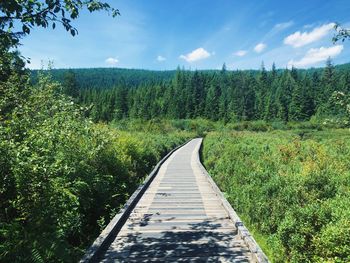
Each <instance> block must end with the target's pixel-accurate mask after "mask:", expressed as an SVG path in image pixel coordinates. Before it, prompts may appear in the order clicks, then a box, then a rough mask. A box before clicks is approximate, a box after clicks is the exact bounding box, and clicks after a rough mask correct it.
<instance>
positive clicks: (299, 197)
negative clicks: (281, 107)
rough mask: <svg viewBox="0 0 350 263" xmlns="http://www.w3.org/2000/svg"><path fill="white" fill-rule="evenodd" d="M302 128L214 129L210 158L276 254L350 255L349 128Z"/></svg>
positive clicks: (313, 258) (302, 257)
mask: <svg viewBox="0 0 350 263" xmlns="http://www.w3.org/2000/svg"><path fill="white" fill-rule="evenodd" d="M299 133H300V130H299V131H294V130H291V131H272V132H266V133H256V132H216V133H210V134H209V135H208V136H207V137H206V139H205V140H204V147H203V159H204V163H205V166H206V167H207V169H208V170H209V173H210V174H211V175H212V176H213V178H214V180H215V181H216V183H217V184H218V185H219V187H220V188H221V190H222V191H223V192H225V193H226V195H227V197H228V200H229V202H230V203H231V204H232V206H233V207H234V208H235V210H236V211H237V212H238V213H239V214H240V215H242V218H245V219H246V221H245V223H247V224H248V226H249V227H252V228H253V229H254V230H256V231H257V232H258V233H259V234H260V235H262V236H265V239H266V243H267V246H266V247H264V249H269V252H268V254H272V255H273V256H272V260H273V261H275V262H285V261H288V262H325V261H327V262H349V255H350V254H349V250H350V245H349V244H350V243H349V241H348V240H349V236H350V229H349V218H350V209H349V207H350V198H349V196H350V192H349V189H350V161H349V160H350V143H349V141H350V140H349V139H350V134H349V132H348V130H322V131H311V130H309V131H308V133H307V136H306V135H304V137H303V138H300V136H299V135H298V134H299ZM281 252H282V253H281Z"/></svg>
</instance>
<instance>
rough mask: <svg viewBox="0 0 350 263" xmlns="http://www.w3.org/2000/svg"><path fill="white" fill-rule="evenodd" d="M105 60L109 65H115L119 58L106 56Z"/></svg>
mask: <svg viewBox="0 0 350 263" xmlns="http://www.w3.org/2000/svg"><path fill="white" fill-rule="evenodd" d="M105 62H106V63H107V64H108V65H111V66H115V65H117V64H118V62H119V60H118V59H117V58H107V59H106V60H105Z"/></svg>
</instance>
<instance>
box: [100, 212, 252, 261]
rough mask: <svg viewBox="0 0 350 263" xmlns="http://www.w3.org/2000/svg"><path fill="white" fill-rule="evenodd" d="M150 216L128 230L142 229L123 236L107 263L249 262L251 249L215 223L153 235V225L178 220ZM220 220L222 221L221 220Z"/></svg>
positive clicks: (119, 236) (110, 253) (106, 256)
mask: <svg viewBox="0 0 350 263" xmlns="http://www.w3.org/2000/svg"><path fill="white" fill-rule="evenodd" d="M153 215H155V216H159V213H158V214H157V213H156V214H146V215H144V216H143V218H142V220H141V221H140V220H139V221H138V222H135V223H133V224H130V225H129V226H128V227H131V228H133V227H137V226H138V227H139V228H140V229H139V230H140V231H136V232H135V233H134V234H125V235H123V234H122V233H120V234H119V235H118V237H116V239H115V240H114V242H113V243H112V244H111V246H110V248H109V249H108V251H106V252H105V254H104V260H103V262H249V259H248V258H247V257H246V256H245V255H247V252H248V249H247V248H246V246H245V245H244V244H243V241H242V240H240V239H237V233H236V231H235V230H233V229H232V230H226V231H223V230H222V227H223V226H222V225H221V224H220V223H219V222H220V220H218V223H216V222H215V221H216V220H215V221H213V220H205V221H198V223H184V224H185V225H186V230H184V229H182V230H179V229H177V227H176V225H177V224H174V226H173V228H172V229H171V230H170V231H169V230H168V231H163V232H162V231H152V225H153V224H157V225H158V224H160V223H162V224H166V223H172V222H174V221H173V220H174V219H175V217H171V216H169V217H164V218H163V219H158V220H152V216H153ZM218 219H220V218H218Z"/></svg>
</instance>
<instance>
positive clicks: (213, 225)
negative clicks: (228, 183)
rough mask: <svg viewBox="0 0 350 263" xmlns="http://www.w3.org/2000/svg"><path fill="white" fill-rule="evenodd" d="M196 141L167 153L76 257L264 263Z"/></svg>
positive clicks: (88, 259) (92, 259)
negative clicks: (81, 254)
mask: <svg viewBox="0 0 350 263" xmlns="http://www.w3.org/2000/svg"><path fill="white" fill-rule="evenodd" d="M201 143H202V139H200V138H199V139H193V140H191V141H190V142H188V143H187V144H185V145H184V146H182V147H180V148H179V149H177V150H176V151H174V152H173V153H172V154H170V155H168V156H167V158H165V159H164V160H163V161H162V162H161V164H159V166H158V167H156V168H157V169H156V171H154V175H153V177H152V178H151V177H150V176H149V177H148V181H149V182H148V183H146V184H144V186H143V187H142V188H141V189H139V190H138V191H137V192H136V193H135V194H134V196H133V197H132V198H131V201H133V202H134V204H131V203H132V202H129V204H127V208H128V207H129V210H128V209H127V208H126V209H124V211H121V213H119V214H118V215H117V216H116V217H115V218H114V219H113V220H114V222H113V220H112V222H111V223H110V224H109V225H108V226H107V228H106V229H105V230H104V232H102V234H101V236H100V237H99V238H98V239H97V240H96V241H95V243H94V245H93V246H92V247H91V248H90V250H89V251H88V252H87V254H86V255H85V257H84V258H83V259H82V260H81V262H268V260H267V258H266V256H265V255H264V253H263V252H262V251H261V249H260V247H259V246H258V245H257V243H256V242H255V240H254V239H253V237H251V235H250V234H249V231H248V230H247V229H246V228H245V227H244V225H243V223H242V222H241V220H240V219H239V217H238V216H237V214H236V213H235V211H234V210H233V209H232V207H231V206H230V204H229V203H228V202H227V201H226V199H225V198H224V196H223V195H222V193H221V192H220V190H219V189H218V187H217V186H216V184H215V183H214V182H213V181H212V179H211V177H210V176H209V175H208V173H207V171H206V170H205V169H204V167H203V166H202V164H201V163H200V161H199V154H198V152H199V149H200V146H201ZM137 193H138V195H137ZM127 210H128V211H127ZM122 216H124V217H125V219H124V220H120V218H121V217H122ZM118 220H119V221H118ZM118 223H119V226H118ZM111 233H112V234H111Z"/></svg>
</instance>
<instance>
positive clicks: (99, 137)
mask: <svg viewBox="0 0 350 263" xmlns="http://www.w3.org/2000/svg"><path fill="white" fill-rule="evenodd" d="M82 9H86V10H88V11H89V12H94V11H99V10H104V11H109V12H111V14H112V16H116V15H119V11H118V10H117V9H113V8H111V7H110V6H109V5H108V4H107V3H105V2H101V1H97V0H86V1H79V0H64V1H63V0H47V1H39V0H24V1H15V0H8V1H2V2H0V200H1V202H0V261H1V262H76V261H77V260H78V259H79V258H80V257H81V255H82V254H83V252H84V249H85V248H87V247H88V246H89V245H90V244H91V243H92V241H93V240H94V239H95V238H96V236H97V235H98V234H99V233H100V231H101V230H102V229H103V227H104V226H105V225H106V224H107V223H108V222H109V221H110V219H111V218H112V217H113V215H115V213H116V212H117V211H118V209H119V208H120V207H121V206H122V205H123V204H124V203H125V201H126V200H127V198H128V197H129V196H130V194H131V193H132V192H133V191H134V190H135V189H136V188H137V186H138V185H139V183H140V182H141V181H142V180H143V178H144V176H145V175H146V174H147V173H148V172H149V171H150V170H151V169H152V167H153V166H154V165H155V164H156V163H157V161H158V160H159V159H160V158H161V157H162V156H164V155H165V154H166V153H167V152H168V151H169V150H170V149H172V148H173V147H175V146H176V145H179V144H181V143H183V142H185V141H186V140H188V139H189V138H193V137H194V136H198V135H199V136H206V139H205V141H204V150H203V157H204V160H205V165H206V166H207V168H208V169H209V172H210V173H211V174H212V175H213V177H214V179H215V180H216V182H217V183H218V185H219V186H220V187H221V189H222V190H223V191H224V192H225V194H226V196H227V197H228V199H229V201H230V202H231V204H232V205H233V207H234V208H235V209H236V210H237V212H238V213H239V214H240V215H241V216H242V218H243V219H244V221H245V222H246V223H247V224H248V226H249V228H250V229H251V230H252V233H254V236H255V237H256V238H257V240H258V241H259V244H260V245H262V246H263V248H264V249H265V250H266V252H267V254H268V255H269V256H270V257H271V259H273V260H274V261H276V262H284V261H290V262H349V261H350V246H349V244H350V210H349V207H350V192H349V189H350V161H349V160H350V144H349V139H350V138H349V137H350V135H349V131H348V130H345V129H334V128H344V127H348V125H349V120H350V106H349V105H350V66H349V64H345V65H340V66H337V67H334V66H333V65H332V63H331V61H330V60H328V61H327V64H326V67H325V68H323V69H309V70H297V69H294V68H293V69H291V70H287V69H286V70H277V69H276V68H275V67H274V66H273V67H272V69H271V70H270V71H267V70H266V69H265V68H264V66H262V67H261V70H260V71H235V72H232V71H227V70H226V67H225V65H224V66H223V68H222V70H221V71H215V70H213V71H185V70H181V69H177V71H164V72H157V71H147V70H126V69H72V70H50V74H51V75H50V74H46V73H45V74H43V73H42V72H41V71H33V72H28V70H26V69H25V67H24V66H25V63H24V59H25V58H24V57H22V56H21V55H20V54H19V53H18V51H16V50H15V49H16V47H18V45H19V43H20V39H21V37H23V36H25V35H27V34H29V33H30V31H31V29H32V28H34V27H43V28H46V27H49V26H51V27H52V28H55V27H56V23H59V24H62V25H63V27H64V28H65V29H66V30H67V31H68V32H69V33H71V34H72V35H73V36H74V35H76V34H77V32H78V31H77V29H76V28H75V27H74V26H73V25H72V21H73V20H74V19H76V18H77V17H78V15H79V13H80V11H81V10H82ZM18 27H19V28H20V29H19V30H18ZM16 28H17V30H15V29H16ZM337 30H338V31H337V35H336V36H335V38H334V41H339V40H344V39H347V38H348V37H349V30H347V29H344V28H340V27H339V26H338V27H337ZM51 76H52V77H51ZM56 81H58V82H56ZM59 82H60V84H59Z"/></svg>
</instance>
